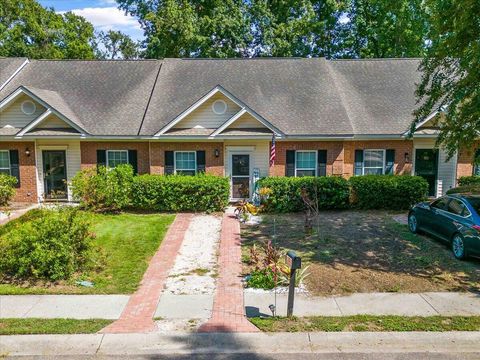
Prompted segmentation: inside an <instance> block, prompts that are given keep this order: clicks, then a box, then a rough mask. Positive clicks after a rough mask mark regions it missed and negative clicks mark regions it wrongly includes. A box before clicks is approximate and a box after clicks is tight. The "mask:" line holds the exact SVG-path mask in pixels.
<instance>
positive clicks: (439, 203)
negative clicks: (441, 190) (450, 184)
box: [430, 197, 448, 210]
mask: <svg viewBox="0 0 480 360" xmlns="http://www.w3.org/2000/svg"><path fill="white" fill-rule="evenodd" d="M447 202H448V199H447V198H444V197H443V198H440V199H438V200H435V201H434V202H433V203H432V204H431V205H430V207H432V208H435V209H440V210H445V208H446V206H447Z"/></svg>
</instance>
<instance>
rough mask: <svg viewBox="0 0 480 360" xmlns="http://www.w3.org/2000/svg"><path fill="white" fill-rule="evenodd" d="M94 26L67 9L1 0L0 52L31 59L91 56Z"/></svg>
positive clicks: (21, 0)
mask: <svg viewBox="0 0 480 360" xmlns="http://www.w3.org/2000/svg"><path fill="white" fill-rule="evenodd" d="M93 39H94V31H93V26H92V24H90V23H89V22H87V21H86V20H85V19H84V18H82V17H80V16H77V15H75V14H73V13H72V12H67V13H65V14H59V13H56V12H55V11H54V10H53V9H51V8H44V7H42V6H41V5H40V4H39V3H38V2H37V1H35V0H2V5H1V6H0V56H26V57H29V58H32V59H40V58H41V59H93V57H94V53H93V47H92V45H91V43H92V41H93Z"/></svg>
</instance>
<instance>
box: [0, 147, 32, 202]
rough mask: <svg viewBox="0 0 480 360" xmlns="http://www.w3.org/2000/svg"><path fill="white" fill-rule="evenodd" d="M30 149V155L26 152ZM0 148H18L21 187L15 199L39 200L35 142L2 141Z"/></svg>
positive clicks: (25, 200) (21, 200) (23, 200)
mask: <svg viewBox="0 0 480 360" xmlns="http://www.w3.org/2000/svg"><path fill="white" fill-rule="evenodd" d="M27 148H28V149H29V150H30V156H27V155H26V154H25V150H26V149H27ZM0 150H18V156H19V163H20V164H19V165H20V187H19V188H17V189H16V195H15V198H14V201H19V202H32V203H35V202H37V200H38V199H37V180H36V179H37V175H36V171H35V143H34V142H4V141H2V142H0Z"/></svg>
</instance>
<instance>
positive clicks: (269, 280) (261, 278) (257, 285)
mask: <svg viewBox="0 0 480 360" xmlns="http://www.w3.org/2000/svg"><path fill="white" fill-rule="evenodd" d="M247 286H248V287H250V288H254V289H265V290H270V289H273V288H274V287H275V276H274V273H273V270H272V269H270V268H265V269H262V270H256V271H254V272H252V273H251V274H250V276H249V277H248V280H247Z"/></svg>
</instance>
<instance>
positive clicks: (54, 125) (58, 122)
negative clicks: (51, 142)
mask: <svg viewBox="0 0 480 360" xmlns="http://www.w3.org/2000/svg"><path fill="white" fill-rule="evenodd" d="M35 128H40V129H65V128H69V129H71V128H72V127H71V126H70V125H68V124H67V123H66V122H65V121H63V120H62V119H60V118H59V117H58V116H56V115H54V114H50V115H49V116H47V117H46V118H45V120H43V121H42V122H41V123H40V124H38V125H37V126H35Z"/></svg>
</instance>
